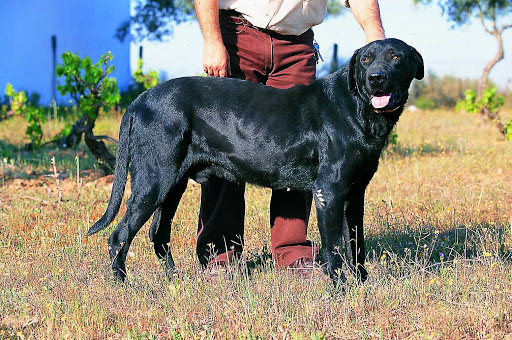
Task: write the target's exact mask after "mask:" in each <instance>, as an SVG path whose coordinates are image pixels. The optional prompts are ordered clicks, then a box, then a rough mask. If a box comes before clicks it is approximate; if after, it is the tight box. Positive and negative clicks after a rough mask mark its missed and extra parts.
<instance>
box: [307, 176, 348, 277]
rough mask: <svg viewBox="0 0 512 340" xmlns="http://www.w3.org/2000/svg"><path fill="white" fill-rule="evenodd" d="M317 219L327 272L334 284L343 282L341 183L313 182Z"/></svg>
mask: <svg viewBox="0 0 512 340" xmlns="http://www.w3.org/2000/svg"><path fill="white" fill-rule="evenodd" d="M313 195H314V198H315V205H316V211H317V219H318V229H319V230H320V237H321V240H322V256H323V261H324V262H325V265H326V266H327V273H328V274H329V276H330V277H331V279H332V280H333V282H334V284H335V285H337V284H339V283H343V282H345V281H346V277H345V275H344V274H343V272H342V266H343V258H342V256H341V253H342V250H343V237H342V228H343V220H344V210H345V209H344V206H343V205H344V202H345V197H344V188H343V186H342V185H332V184H329V185H319V184H315V189H314V191H313Z"/></svg>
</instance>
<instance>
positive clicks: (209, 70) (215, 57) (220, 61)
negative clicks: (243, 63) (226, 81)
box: [203, 43, 231, 77]
mask: <svg viewBox="0 0 512 340" xmlns="http://www.w3.org/2000/svg"><path fill="white" fill-rule="evenodd" d="M203 70H204V72H205V73H206V75H207V76H209V77H227V76H229V75H231V67H230V64H229V54H228V51H227V50H226V47H225V46H224V44H223V43H206V44H205V46H204V55H203Z"/></svg>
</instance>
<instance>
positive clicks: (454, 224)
mask: <svg viewBox="0 0 512 340" xmlns="http://www.w3.org/2000/svg"><path fill="white" fill-rule="evenodd" d="M63 124H64V123H63V122H62V121H60V120H56V121H49V122H48V123H47V124H46V130H45V134H46V135H47V136H52V135H55V134H56V133H57V132H58V131H59V129H60V128H61V127H62V126H63ZM118 124H119V117H115V118H114V117H110V118H102V119H100V121H99V122H98V124H97V132H98V133H99V134H109V135H111V136H113V137H117V129H118ZM24 129H25V128H24V123H23V121H22V120H21V119H19V118H11V119H8V120H5V121H1V122H0V136H1V137H0V139H1V141H0V143H1V144H0V146H1V148H2V150H1V156H2V159H1V160H0V179H1V183H0V338H1V339H3V338H12V339H14V338H33V339H45V338H47V339H54V338H83V339H96V338H97V339H104V338H110V339H125V338H128V339H146V338H157V339H160V338H171V339H172V338H174V339H194V338H196V339H232V338H236V339H238V338H240V339H260V338H261V339H274V338H276V339H277V338H278V339H323V338H327V339H368V338H372V339H375V338H380V339H408V338H411V339H503V338H506V339H512V261H511V260H512V259H511V251H512V192H511V190H512V157H511V156H512V143H508V142H505V141H504V140H503V139H501V138H500V136H499V135H498V134H497V132H496V131H495V129H494V128H493V127H492V126H490V125H488V124H482V122H481V121H480V119H479V118H478V117H475V116H470V115H465V114H460V113H453V112H447V111H433V112H430V111H427V112H423V111H419V112H407V111H406V112H405V113H404V115H403V116H402V119H401V121H400V122H399V124H398V145H397V147H396V148H395V150H393V151H392V152H389V153H387V154H386V156H385V157H384V158H383V159H382V160H381V164H380V167H379V170H378V171H377V174H376V175H375V177H374V179H373V181H372V182H371V184H370V186H369V188H368V190H367V197H366V212H365V222H366V226H365V231H366V235H367V245H368V247H367V250H368V256H367V266H368V269H369V274H370V276H369V280H368V281H367V282H366V283H365V284H362V285H356V284H354V282H353V278H352V277H350V275H349V282H348V284H347V286H346V287H345V289H346V292H345V294H342V293H341V291H340V290H336V289H334V288H333V287H332V286H331V284H330V282H329V281H328V280H326V279H324V278H322V277H319V278H314V279H311V280H303V279H301V278H298V277H295V276H293V275H291V274H290V273H288V272H286V271H277V270H275V269H273V267H272V264H271V263H270V260H269V259H270V257H269V254H268V250H267V249H269V248H270V232H269V228H268V219H269V217H268V210H267V206H268V203H269V197H270V192H269V190H267V189H262V188H255V187H249V188H248V190H247V192H246V199H247V212H246V249H245V251H244V259H245V260H246V261H248V262H249V263H251V264H252V266H251V268H252V269H251V271H250V273H249V274H248V273H246V272H240V273H237V274H236V275H235V276H234V277H233V278H227V277H220V278H215V279H208V278H205V277H204V276H203V275H201V273H200V272H199V266H198V262H197V259H196V258H195V232H196V223H197V213H198V206H199V199H200V190H199V187H198V185H197V184H193V183H190V184H189V189H188V190H187V191H186V193H185V196H184V198H183V200H182V202H181V204H180V208H179V210H178V212H177V216H176V218H175V221H174V226H173V231H172V243H173V251H174V254H175V260H176V262H177V265H178V267H179V270H180V273H181V277H180V278H179V279H176V280H174V281H169V280H167V279H166V278H165V277H164V272H163V270H162V268H161V264H160V263H159V262H158V261H157V260H156V257H155V256H154V255H153V253H152V246H151V244H150V242H149V240H148V237H147V232H148V227H147V226H145V227H144V228H143V230H141V232H140V233H139V235H138V236H137V237H136V238H135V240H134V242H133V245H132V247H131V250H130V253H129V257H128V261H127V268H128V282H129V283H127V284H124V285H119V284H116V283H115V282H113V280H112V275H111V272H110V268H109V261H108V256H107V249H106V242H107V238H108V235H109V234H110V232H111V231H112V228H113V226H111V227H109V228H108V229H107V230H105V231H103V232H100V233H99V234H97V235H94V236H92V237H85V236H84V235H85V233H86V231H87V230H88V228H89V226H90V225H91V224H92V223H93V222H94V221H95V220H96V219H98V218H99V217H100V216H101V215H102V213H103V211H104V209H105V207H106V205H107V201H108V197H109V194H110V189H111V184H112V178H111V177H101V176H100V174H99V173H98V172H97V171H96V170H95V168H94V160H93V159H91V158H90V155H89V154H88V153H87V151H86V150H85V148H83V147H81V148H80V149H79V150H71V151H62V150H57V149H53V148H50V147H49V148H45V149H43V150H42V151H40V152H26V151H23V150H22V146H23V145H24V143H26V142H27V140H25V139H24ZM52 157H55V172H57V174H58V177H57V178H56V177H52V176H49V175H52V174H54V168H53V165H52V162H51V159H52ZM124 208H125V207H124V205H123V207H122V208H121V213H120V215H122V214H123V212H124ZM313 215H314V212H313ZM118 220H119V217H118V219H117V221H118ZM309 237H310V238H311V239H313V240H315V241H317V242H318V241H319V234H318V230H317V227H316V219H315V217H314V216H313V218H312V223H311V226H310V232H309Z"/></svg>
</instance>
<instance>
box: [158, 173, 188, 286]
mask: <svg viewBox="0 0 512 340" xmlns="http://www.w3.org/2000/svg"><path fill="white" fill-rule="evenodd" d="M186 188H187V178H184V179H182V180H181V181H180V182H179V183H178V184H176V185H175V186H174V187H172V188H171V190H169V193H168V194H167V197H166V198H165V200H164V202H163V203H162V204H161V205H160V206H159V207H158V208H157V209H156V211H155V213H154V215H153V221H152V222H151V227H150V228H149V239H150V240H151V242H153V247H154V249H155V254H156V256H157V257H158V258H159V259H162V260H164V265H165V273H166V275H167V277H169V278H171V277H172V276H173V275H174V274H175V272H176V267H175V265H174V260H173V258H172V254H171V245H170V242H171V227H172V220H173V218H174V214H175V213H176V209H177V208H178V204H179V202H180V199H181V196H182V195H183V192H184V191H185V189H186Z"/></svg>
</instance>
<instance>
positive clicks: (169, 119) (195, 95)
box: [88, 39, 424, 281]
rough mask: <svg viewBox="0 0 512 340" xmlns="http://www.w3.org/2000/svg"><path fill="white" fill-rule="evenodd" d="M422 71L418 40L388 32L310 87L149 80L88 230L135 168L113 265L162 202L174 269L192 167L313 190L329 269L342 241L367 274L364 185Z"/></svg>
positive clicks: (159, 225)
mask: <svg viewBox="0 0 512 340" xmlns="http://www.w3.org/2000/svg"><path fill="white" fill-rule="evenodd" d="M423 74H424V67H423V60H422V57H421V55H420V54H419V53H418V52H417V51H416V50H415V49H414V48H412V47H411V46H409V45H407V44H405V43H404V42H402V41H400V40H397V39H386V40H381V41H376V42H373V43H370V44H368V45H366V46H365V47H363V48H361V49H359V50H357V51H356V52H355V53H354V55H353V56H352V58H351V60H350V63H349V65H347V66H345V67H344V68H343V69H342V70H340V71H338V72H336V73H334V74H332V75H329V76H327V77H325V78H323V79H319V80H316V81H314V82H313V83H312V84H310V85H307V86H295V87H292V88H290V89H287V90H280V89H275V88H272V87H267V86H264V85H259V84H253V83H251V82H248V81H242V80H235V79H226V78H201V77H189V78H180V79H175V80H170V81H168V82H165V83H163V84H161V85H159V86H157V87H155V88H152V89H151V90H148V91H146V92H145V93H143V94H142V95H140V96H139V97H138V98H137V99H136V100H135V101H134V102H133V103H132V104H131V105H130V107H129V108H128V111H127V112H126V113H125V115H124V117H123V119H122V122H121V129H120V132H119V151H118V156H117V167H116V173H115V177H114V184H113V188H112V195H111V198H110V202H109V203H108V207H107V210H106V212H105V214H104V215H103V217H102V218H101V219H100V220H99V221H98V222H96V223H95V224H94V225H93V226H92V227H91V229H90V230H89V233H88V234H89V235H92V234H94V233H96V232H98V231H100V230H101V229H103V228H105V227H107V226H108V225H109V224H110V223H111V222H112V221H113V219H114V217H115V216H116V214H117V212H118V211H119V206H120V204H121V200H122V196H123V193H124V188H125V184H126V179H127V174H128V171H129V172H130V174H131V181H132V182H131V186H132V194H131V197H130V199H129V201H128V206H127V210H126V214H125V215H124V217H123V218H122V220H121V222H120V223H119V225H118V226H117V228H116V229H115V230H114V232H113V233H112V235H111V236H110V238H109V245H110V247H109V253H110V258H111V260H112V269H113V271H114V275H115V276H116V277H117V278H119V279H121V280H124V278H125V276H126V269H125V260H126V254H127V253H128V248H129V247H130V244H131V242H132V240H133V238H134V237H135V234H136V233H137V232H138V231H139V229H140V228H141V227H142V226H143V224H144V223H145V222H146V221H147V220H148V219H149V218H150V217H151V214H153V213H155V215H154V218H153V222H152V225H151V228H150V238H151V240H152V242H153V243H154V248H155V252H156V254H157V256H159V257H160V258H163V259H165V262H166V267H167V269H168V270H173V269H174V262H173V259H172V256H171V253H170V245H169V242H170V230H171V222H172V218H173V216H174V213H175V211H176V207H177V205H178V203H179V200H180V198H181V196H182V194H183V192H184V190H185V187H186V184H187V179H188V178H189V177H190V178H193V179H195V180H196V181H198V182H202V181H204V180H206V179H207V178H208V176H210V175H215V176H218V177H222V178H225V179H228V180H230V181H234V182H249V183H253V184H256V185H260V186H265V187H270V188H273V189H280V188H291V189H295V190H302V191H305V190H312V191H313V194H314V197H315V203H316V208H317V215H318V226H319V229H320V235H321V240H322V253H323V259H324V261H325V262H326V264H327V265H326V267H327V271H328V273H329V275H330V276H331V278H332V279H333V280H334V281H337V280H338V279H339V278H341V279H344V277H343V274H341V270H340V269H341V267H342V262H343V260H342V257H341V256H340V252H341V250H342V248H343V245H345V247H346V248H347V258H348V262H349V263H350V267H351V269H352V270H354V271H355V272H356V273H357V274H358V276H359V277H360V279H361V280H364V279H366V276H367V273H366V270H365V269H364V267H363V264H364V259H365V250H364V238H363V210H364V193H365V189H366V186H367V185H368V183H369V182H370V180H371V178H372V177H373V174H374V173H375V171H376V170H377V165H378V162H379V157H380V154H381V151H382V148H383V147H384V145H385V141H386V138H387V137H388V135H389V133H390V131H391V129H392V128H393V126H394V125H395V123H396V122H397V121H398V118H399V117H400V114H401V113H402V111H403V109H404V105H405V103H406V100H407V97H408V92H407V91H408V88H409V85H410V83H411V81H412V80H413V78H417V79H422V78H423Z"/></svg>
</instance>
